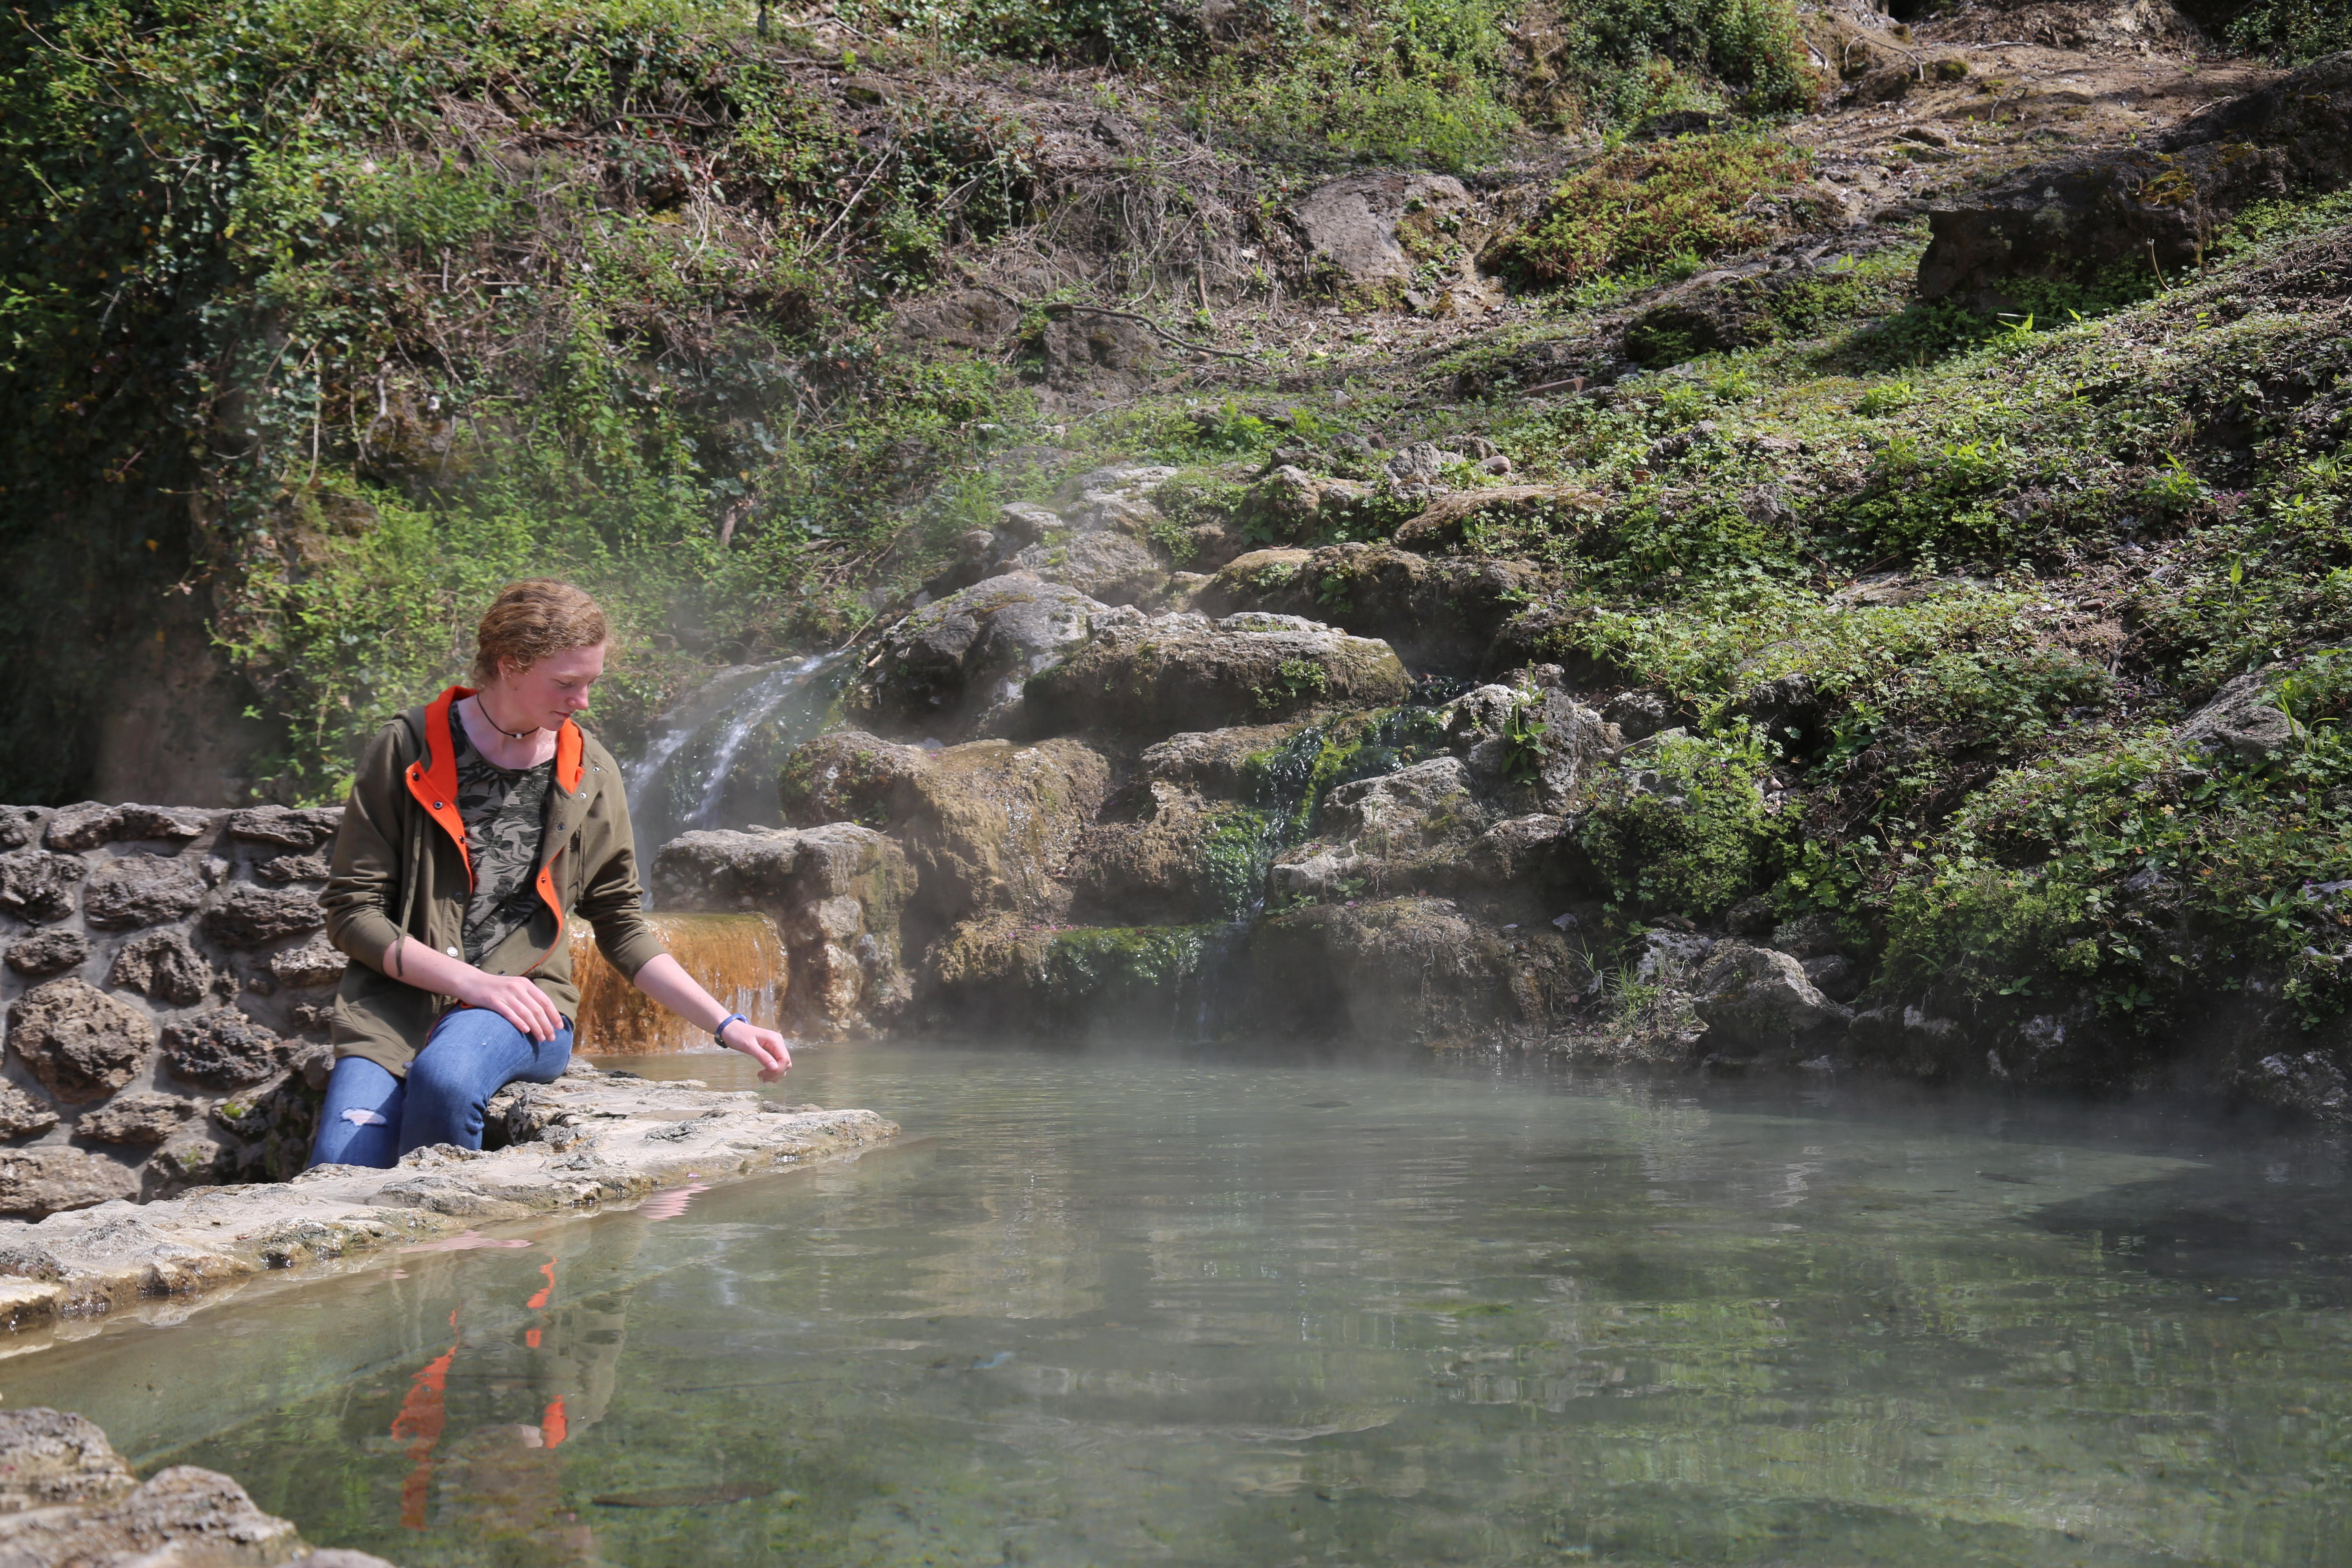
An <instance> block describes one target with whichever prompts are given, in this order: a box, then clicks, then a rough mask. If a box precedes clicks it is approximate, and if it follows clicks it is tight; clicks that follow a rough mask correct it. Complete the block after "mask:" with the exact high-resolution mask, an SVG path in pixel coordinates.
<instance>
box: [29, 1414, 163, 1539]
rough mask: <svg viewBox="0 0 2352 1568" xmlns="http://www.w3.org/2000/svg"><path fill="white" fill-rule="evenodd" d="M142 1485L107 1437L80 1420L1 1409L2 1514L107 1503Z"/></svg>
mask: <svg viewBox="0 0 2352 1568" xmlns="http://www.w3.org/2000/svg"><path fill="white" fill-rule="evenodd" d="M138 1484H139V1478H138V1477H137V1476H135V1475H133V1474H131V1467H130V1466H129V1465H126V1464H124V1463H123V1462H122V1456H121V1455H120V1454H117V1453H116V1452H115V1451H114V1447H113V1445H112V1444H110V1443H109V1442H108V1441H107V1440H106V1434H105V1433H103V1432H101V1431H100V1430H99V1429H98V1427H97V1426H96V1425H95V1424H94V1423H92V1422H90V1421H89V1420H87V1419H85V1418H84V1417H82V1416H79V1415H67V1414H66V1413H64V1412H62V1411H58V1410H47V1409H42V1408H40V1407H38V1406H35V1407H32V1408H30V1409H25V1410H0V1513H22V1512H24V1511H25V1510H26V1509H34V1508H55V1507H57V1506H58V1505H59V1504H61V1503H77V1502H81V1503H87V1502H105V1501H108V1500H110V1499H113V1498H118V1497H121V1495H122V1494H123V1493H124V1492H127V1491H129V1490H130V1489H131V1488H133V1487H135V1486H137V1485H138Z"/></svg>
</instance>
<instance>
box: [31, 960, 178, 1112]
mask: <svg viewBox="0 0 2352 1568" xmlns="http://www.w3.org/2000/svg"><path fill="white" fill-rule="evenodd" d="M8 1044H9V1045H10V1046H11V1047H14V1048H15V1050H16V1055H17V1056H18V1057H19V1058H21V1059H22V1060H23V1061H24V1063H25V1065H26V1067H27V1068H31V1069H32V1072H33V1076H34V1077H35V1078H37V1079H40V1080H41V1086H42V1087H43V1088H45V1089H47V1090H48V1091H49V1092H50V1093H51V1094H53V1095H56V1096H57V1097H58V1099H59V1100H64V1101H66V1102H67V1103H68V1104H69V1105H70V1104H79V1103H81V1102H83V1101H87V1100H98V1099H101V1098H103V1097H104V1096H106V1095H110V1094H112V1093H113V1092H114V1091H115V1090H116V1089H121V1087H122V1086H123V1085H125V1084H127V1083H129V1082H130V1081H131V1079H133V1078H136V1077H137V1076H138V1075H139V1073H140V1071H141V1069H142V1068H145V1067H146V1065H147V1058H148V1057H149V1055H150V1054H151V1053H152V1051H153V1050H154V1048H155V1021H154V1020H153V1019H152V1018H150V1017H149V1016H147V1015H146V1014H144V1013H142V1012H141V1011H140V1010H139V1009H138V1008H136V1007H134V1006H132V1005H131V1004H130V1003H128V1002H125V1001H123V1000H122V999H121V998H120V997H117V996H110V995H108V994H106V993H105V992H103V991H100V989H99V988H98V987H97V986H95V985H91V984H88V983H87V982H84V981H80V980H52V981H49V982H48V983H47V984H43V985H37V986H35V987H34V988H33V989H31V990H30V991H27V992H26V993H25V994H23V995H21V996H19V997H17V998H16V1001H15V1002H13V1003H11V1004H10V1005H9V1007H8Z"/></svg>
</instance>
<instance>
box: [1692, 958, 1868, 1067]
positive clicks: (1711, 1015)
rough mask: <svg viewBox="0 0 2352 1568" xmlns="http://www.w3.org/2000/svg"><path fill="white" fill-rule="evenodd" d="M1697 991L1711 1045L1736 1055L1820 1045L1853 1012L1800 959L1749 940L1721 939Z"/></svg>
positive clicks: (1694, 1002)
mask: <svg viewBox="0 0 2352 1568" xmlns="http://www.w3.org/2000/svg"><path fill="white" fill-rule="evenodd" d="M1691 994H1692V1007H1693V1009H1694V1011H1696V1013H1697V1014H1698V1016H1699V1019H1700V1021H1701V1022H1702V1023H1704V1024H1706V1027H1707V1045H1708V1046H1709V1047H1711V1048H1713V1049H1714V1050H1715V1051H1716V1052H1717V1053H1718V1054H1720V1055H1723V1056H1726V1057H1728V1058H1752V1057H1757V1056H1761V1055H1765V1054H1767V1053H1771V1052H1784V1051H1790V1050H1801V1049H1804V1048H1805V1047H1808V1046H1814V1047H1818V1045H1819V1043H1820V1042H1822V1040H1824V1039H1826V1038H1828V1037H1830V1036H1829V1032H1830V1031H1832V1030H1842V1029H1843V1028H1844V1027H1845V1026H1846V1023H1847V1021H1848V1020H1849V1019H1851V1018H1852V1017H1853V1014H1852V1013H1851V1012H1849V1011H1848V1010H1847V1009H1846V1008H1844V1007H1842V1006H1840V1005H1837V1004H1836V1003H1834V1002H1832V1001H1831V1000H1830V999H1829V998H1828V997H1826V996H1824V995H1822V994H1821V992H1820V990H1819V989H1817V988H1816V987H1815V986H1814V984H1813V983H1812V982H1811V980H1808V979H1807V978H1806V977H1805V971H1804V966H1803V965H1802V964H1801V963H1798V961H1797V960H1796V959H1794V958H1791V957H1790V956H1789V954H1787V953H1785V952H1777V951H1775V950H1774V949H1772V948H1769V947H1755V946H1751V945H1750V944H1748V943H1747V942H1717V943H1716V945H1715V948H1714V951H1712V952H1709V953H1708V954H1707V957H1706V963H1705V964H1704V965H1702V966H1701V967H1700V969H1699V972H1698V974H1697V976H1696V979H1695V980H1694V981H1693V982H1692V985H1691Z"/></svg>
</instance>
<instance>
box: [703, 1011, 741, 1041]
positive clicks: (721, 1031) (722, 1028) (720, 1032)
mask: <svg viewBox="0 0 2352 1568" xmlns="http://www.w3.org/2000/svg"><path fill="white" fill-rule="evenodd" d="M750 1022H751V1019H749V1018H746V1017H745V1016H743V1015H742V1014H740V1013H730V1014H728V1015H727V1016H725V1017H724V1018H721V1019H719V1022H718V1023H716V1024H714V1025H712V1026H711V1029H710V1037H711V1038H712V1039H714V1040H717V1041H718V1042H719V1044H720V1045H722V1046H723V1045H725V1044H726V1043H727V1041H726V1040H725V1038H723V1037H724V1036H725V1035H726V1033H727V1026H728V1025H730V1024H748V1023H750Z"/></svg>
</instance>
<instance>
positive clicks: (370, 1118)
mask: <svg viewBox="0 0 2352 1568" xmlns="http://www.w3.org/2000/svg"><path fill="white" fill-rule="evenodd" d="M343 1120H344V1121H348V1122H350V1123H351V1124H352V1126H354V1127H385V1126H389V1125H390V1123H389V1122H387V1121H384V1119H383V1112H382V1111H378V1110H362V1109H361V1108H360V1107H358V1106H353V1107H352V1109H351V1110H346V1111H344V1112H343Z"/></svg>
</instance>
